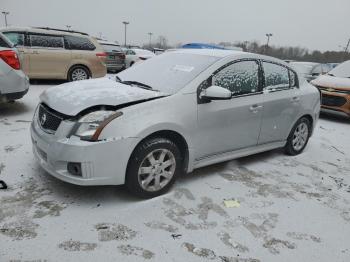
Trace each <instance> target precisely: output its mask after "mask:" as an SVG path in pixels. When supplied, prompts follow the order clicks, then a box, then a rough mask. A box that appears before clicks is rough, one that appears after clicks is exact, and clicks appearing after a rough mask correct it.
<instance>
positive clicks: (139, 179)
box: [125, 138, 183, 199]
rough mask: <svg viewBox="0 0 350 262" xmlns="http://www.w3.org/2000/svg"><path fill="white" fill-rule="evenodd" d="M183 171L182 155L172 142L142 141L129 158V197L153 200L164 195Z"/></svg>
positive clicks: (153, 139)
mask: <svg viewBox="0 0 350 262" xmlns="http://www.w3.org/2000/svg"><path fill="white" fill-rule="evenodd" d="M152 156H153V159H152ZM162 157H163V160H162V159H161V158H162ZM150 159H151V160H152V161H150ZM152 162H153V163H152ZM182 170H183V161H182V157H181V153H180V151H179V149H178V147H177V146H176V145H175V143H173V142H172V141H170V140H168V139H165V138H152V139H149V140H145V141H143V142H141V144H139V145H138V146H137V147H136V149H135V150H134V152H133V154H132V155H131V157H130V159H129V163H128V168H127V172H126V183H125V184H126V186H127V188H128V190H129V191H130V192H131V193H132V194H134V195H136V196H138V197H141V198H146V199H147V198H152V197H156V196H159V195H162V194H164V193H165V192H167V191H168V190H169V189H170V188H171V186H172V185H173V184H174V182H175V180H176V177H177V176H178V175H179V174H180V172H181V171H182ZM157 181H159V183H157Z"/></svg>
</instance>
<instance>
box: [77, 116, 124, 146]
mask: <svg viewBox="0 0 350 262" xmlns="http://www.w3.org/2000/svg"><path fill="white" fill-rule="evenodd" d="M122 114H123V113H122V112H116V111H95V112H91V113H89V114H87V115H85V116H83V117H81V118H80V119H79V121H78V123H77V127H76V128H75V132H73V133H74V135H76V136H78V137H80V139H81V140H86V141H97V140H98V137H99V135H100V134H101V132H102V130H103V128H104V127H105V126H106V125H107V124H108V123H109V122H111V121H112V120H113V119H115V118H117V117H120V116H121V115H122Z"/></svg>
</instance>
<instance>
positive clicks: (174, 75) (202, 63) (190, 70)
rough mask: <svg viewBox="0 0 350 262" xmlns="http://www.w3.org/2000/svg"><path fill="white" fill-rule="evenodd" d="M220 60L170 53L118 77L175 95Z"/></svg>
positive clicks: (137, 66)
mask: <svg viewBox="0 0 350 262" xmlns="http://www.w3.org/2000/svg"><path fill="white" fill-rule="evenodd" d="M219 59H220V58H219V57H213V56H205V55H195V54H183V53H174V52H169V53H164V54H161V55H159V56H156V57H154V58H152V59H149V60H146V61H144V62H142V63H140V64H137V65H135V66H133V67H131V68H129V69H127V70H125V71H122V72H121V73H119V74H118V75H117V76H118V78H119V79H120V80H121V81H123V82H127V81H132V82H139V83H143V84H144V85H148V86H150V87H152V89H155V90H159V91H160V92H163V93H166V94H175V93H176V92H178V91H179V90H180V89H182V88H183V87H184V86H185V85H186V84H188V83H189V82H190V81H192V80H193V79H194V78H195V77H196V76H198V75H199V74H200V73H201V72H202V71H204V70H205V69H207V68H208V67H209V66H210V65H212V64H213V63H215V62H216V61H218V60H219Z"/></svg>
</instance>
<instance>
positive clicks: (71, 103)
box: [40, 78, 164, 116]
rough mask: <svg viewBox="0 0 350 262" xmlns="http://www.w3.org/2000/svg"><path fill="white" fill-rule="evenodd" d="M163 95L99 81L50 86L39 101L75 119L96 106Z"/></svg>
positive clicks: (116, 104)
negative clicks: (82, 112) (79, 114)
mask: <svg viewBox="0 0 350 262" xmlns="http://www.w3.org/2000/svg"><path fill="white" fill-rule="evenodd" d="M160 96H164V94H163V93H160V92H155V91H151V90H146V89H142V88H138V87H135V86H129V85H124V84H121V83H118V82H116V81H115V80H111V79H108V78H100V79H90V80H83V81H77V82H71V83H65V84H62V85H58V86H55V87H51V88H49V89H47V90H46V91H45V92H43V93H42V94H41V95H40V100H41V102H43V103H45V104H46V105H48V106H49V107H51V108H52V109H54V110H56V111H58V112H60V113H63V114H65V115H69V116H75V115H77V114H78V113H79V112H81V111H83V110H84V109H87V108H90V107H93V106H98V105H108V106H118V105H121V104H125V103H130V102H135V101H139V100H144V99H151V98H155V97H160Z"/></svg>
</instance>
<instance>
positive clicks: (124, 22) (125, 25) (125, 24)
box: [123, 21, 130, 47]
mask: <svg viewBox="0 0 350 262" xmlns="http://www.w3.org/2000/svg"><path fill="white" fill-rule="evenodd" d="M123 24H124V46H125V47H126V27H127V25H128V24H130V22H127V21H123Z"/></svg>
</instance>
